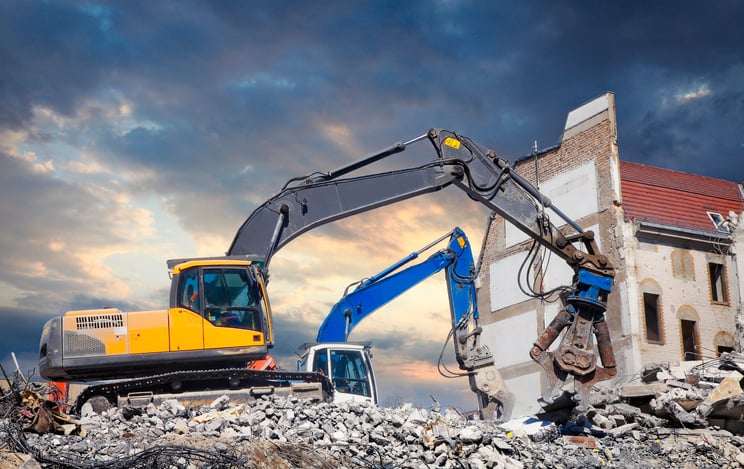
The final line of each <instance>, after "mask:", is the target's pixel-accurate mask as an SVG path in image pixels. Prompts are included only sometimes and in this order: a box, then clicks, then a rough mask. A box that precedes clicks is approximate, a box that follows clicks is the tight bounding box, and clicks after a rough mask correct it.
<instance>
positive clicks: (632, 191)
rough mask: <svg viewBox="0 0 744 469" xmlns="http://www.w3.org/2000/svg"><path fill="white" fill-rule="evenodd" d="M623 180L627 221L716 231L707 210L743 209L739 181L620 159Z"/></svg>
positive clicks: (738, 211) (724, 213)
mask: <svg viewBox="0 0 744 469" xmlns="http://www.w3.org/2000/svg"><path fill="white" fill-rule="evenodd" d="M620 181H621V187H622V194H623V208H624V211H625V219H626V220H638V221H647V222H653V223H659V224H662V225H668V226H675V227H681V228H689V229H695V230H702V231H709V232H716V231H717V230H716V228H715V227H714V226H713V223H712V222H711V220H710V218H709V217H708V214H707V213H706V212H716V213H719V214H721V215H722V216H723V217H724V218H725V217H727V216H728V213H729V211H730V210H733V211H734V212H736V214H737V215H740V214H741V213H742V211H744V196H743V195H742V192H741V190H740V188H739V184H737V183H735V182H731V181H726V180H723V179H716V178H711V177H707V176H698V175H696V174H689V173H682V172H679V171H672V170H669V169H662V168H655V167H653V166H647V165H644V164H639V163H631V162H629V161H621V162H620ZM740 222H742V223H744V220H741V221H740Z"/></svg>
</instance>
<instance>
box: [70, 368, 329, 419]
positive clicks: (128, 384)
mask: <svg viewBox="0 0 744 469" xmlns="http://www.w3.org/2000/svg"><path fill="white" fill-rule="evenodd" d="M222 394H228V396H231V398H232V397H234V396H237V397H238V400H239V401H251V400H255V399H257V398H258V397H260V396H262V395H271V394H288V395H296V396H298V397H309V398H310V399H314V400H320V401H326V400H330V399H331V396H333V385H332V384H331V381H330V380H329V379H328V378H327V377H326V376H325V375H323V374H320V373H311V372H299V371H279V370H270V371H267V370H251V369H247V368H223V369H217V370H194V371H178V372H172V373H164V374H161V375H153V376H147V377H143V378H133V379H126V380H119V381H115V382H109V383H104V384H95V385H91V386H88V387H87V388H85V389H84V390H83V391H82V392H81V393H80V394H79V395H78V397H77V399H76V401H75V407H74V410H75V413H77V414H78V415H79V414H80V412H81V410H82V406H83V405H84V404H85V403H86V402H88V401H89V400H90V399H92V398H94V397H97V396H100V397H104V398H105V399H106V400H107V401H108V402H109V403H110V404H117V405H122V404H132V405H135V406H137V405H140V406H141V405H146V404H147V403H149V402H155V401H156V400H164V399H169V398H174V399H177V400H179V401H181V402H183V403H187V404H189V405H201V404H205V403H208V401H211V400H213V399H215V398H216V397H219V396H220V395H222Z"/></svg>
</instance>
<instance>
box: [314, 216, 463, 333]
mask: <svg viewBox="0 0 744 469" xmlns="http://www.w3.org/2000/svg"><path fill="white" fill-rule="evenodd" d="M448 236H449V237H450V241H449V244H448V246H447V248H446V249H442V250H440V251H438V252H436V253H434V254H432V255H431V256H430V257H429V258H428V259H427V260H425V261H423V262H421V263H419V264H416V265H413V266H410V267H407V268H405V269H403V270H398V269H400V268H401V267H402V266H404V265H406V264H407V263H409V262H411V261H412V260H414V259H416V258H418V256H419V255H420V254H421V253H422V252H424V251H426V250H428V249H431V248H432V247H433V246H434V245H436V244H437V243H439V242H441V241H442V240H444V239H445V238H447V237H448ZM443 269H447V271H446V274H447V287H448V291H449V298H450V310H451V313H452V325H453V327H454V326H455V325H456V324H457V323H458V322H460V320H461V319H462V318H463V316H465V315H466V314H468V313H471V312H472V313H473V314H474V317H475V318H477V317H478V312H477V308H476V305H475V282H474V278H473V272H474V263H473V253H472V250H471V248H470V243H469V242H468V240H467V237H466V236H465V233H464V232H463V231H462V230H461V229H460V228H455V229H454V230H452V231H451V232H450V233H447V234H445V235H444V236H442V237H440V238H438V239H437V240H436V241H433V242H432V243H429V244H428V245H427V246H425V247H423V248H421V249H420V250H418V251H416V252H413V253H411V254H409V255H408V256H406V257H404V258H403V259H401V260H399V261H398V262H396V263H395V264H393V265H391V266H389V267H387V268H385V269H384V270H382V271H381V272H380V273H378V274H376V275H374V276H372V277H370V278H368V279H365V280H363V281H361V282H360V283H359V284H358V285H357V287H356V288H355V289H354V290H353V291H352V292H351V293H345V294H344V296H343V298H341V300H339V301H338V303H336V304H335V305H334V306H333V308H332V309H331V312H330V313H329V314H328V316H327V317H326V318H325V320H324V321H323V324H321V326H320V329H319V330H318V337H317V342H345V341H346V340H347V339H348V337H349V334H350V333H351V331H352V330H353V329H354V327H356V325H357V324H359V322H360V321H362V320H363V319H364V318H366V317H367V316H369V315H370V314H372V313H373V312H375V311H376V310H378V309H379V308H381V307H382V306H384V305H386V304H387V303H389V302H390V301H392V300H393V299H395V298H397V297H398V296H400V295H401V294H403V293H404V292H406V291H407V290H409V289H411V288H412V287H413V286H415V285H417V284H419V283H421V282H422V281H424V280H425V279H427V278H429V277H431V276H432V275H434V274H435V273H437V272H439V271H441V270H443Z"/></svg>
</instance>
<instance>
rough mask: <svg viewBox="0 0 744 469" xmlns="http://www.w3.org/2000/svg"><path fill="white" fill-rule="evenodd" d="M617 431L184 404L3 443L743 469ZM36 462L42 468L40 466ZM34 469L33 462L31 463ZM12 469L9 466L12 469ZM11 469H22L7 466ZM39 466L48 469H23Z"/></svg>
mask: <svg viewBox="0 0 744 469" xmlns="http://www.w3.org/2000/svg"><path fill="white" fill-rule="evenodd" d="M600 415H601V416H604V418H607V419H610V418H611V419H613V422H615V423H616V425H615V426H614V427H613V428H612V429H610V430H607V431H605V430H602V429H601V428H600V427H598V426H596V425H591V424H590V423H588V422H585V423H582V424H576V423H573V424H571V423H564V424H562V425H561V424H557V423H553V422H549V421H546V420H539V419H536V418H531V419H517V420H513V421H510V422H507V423H504V424H497V423H494V422H487V421H472V420H467V419H466V418H465V417H464V416H463V415H462V414H460V413H459V412H458V411H456V410H454V409H449V410H447V411H445V412H443V413H437V412H432V411H430V410H427V409H418V408H414V407H412V406H410V405H405V406H403V407H401V408H398V409H385V408H377V407H374V406H371V405H368V404H362V403H344V404H328V403H323V404H314V403H310V402H307V401H303V400H298V399H296V398H291V397H289V398H273V399H260V400H258V401H257V402H255V403H254V404H252V405H244V404H241V405H230V403H229V401H228V400H227V399H226V398H222V399H218V400H217V401H215V402H214V403H212V405H210V406H205V407H200V408H185V407H183V406H182V405H180V404H179V403H178V402H177V401H175V400H170V401H165V402H163V403H162V404H161V405H160V406H159V407H155V406H154V405H152V404H150V405H149V406H147V407H146V408H144V409H142V408H139V409H138V408H122V409H110V410H107V411H105V412H103V413H102V414H101V415H98V414H96V413H94V412H92V410H91V408H90V406H88V405H87V404H86V406H84V410H83V415H82V416H81V418H80V420H79V430H80V431H78V432H77V433H79V434H77V435H75V434H74V433H76V432H70V434H69V435H64V434H57V433H51V432H50V433H43V434H37V433H33V432H30V431H26V432H21V433H20V434H19V433H18V429H17V428H15V430H14V429H13V425H12V424H11V423H10V422H8V421H7V419H6V421H5V422H4V423H3V424H2V426H0V441H3V442H5V444H6V445H7V444H8V443H7V442H8V441H9V440H13V441H16V447H14V448H12V449H13V450H14V451H18V450H19V449H21V448H18V447H17V443H18V441H21V442H22V445H21V446H22V448H25V451H26V452H27V453H28V454H30V455H32V456H33V458H34V459H35V460H36V462H38V463H39V464H40V465H41V467H74V468H98V467H101V468H103V467H106V468H125V467H126V468H130V467H142V468H144V467H148V468H150V467H158V468H200V467H225V468H227V467H230V468H233V467H234V468H238V467H242V468H260V467H261V468H263V467H266V468H281V467H287V468H293V467H331V468H336V467H375V468H382V467H385V468H388V467H389V468H393V467H410V468H430V467H453V468H455V467H471V468H492V467H496V468H525V467H530V468H532V467H535V468H560V467H563V468H579V467H581V468H591V467H639V468H640V467H649V466H651V467H657V466H662V465H666V466H669V467H688V468H703V467H740V465H739V462H741V463H742V464H743V465H744V453H742V450H744V438H742V437H739V436H736V435H733V434H732V433H730V432H728V431H725V430H715V429H710V428H707V429H684V428H664V427H659V426H658V422H659V420H660V419H659V418H651V417H650V416H646V415H644V414H642V413H641V412H640V411H638V410H637V409H636V408H634V407H633V406H629V405H621V404H616V405H612V406H608V407H607V408H605V409H603V410H602V411H601V412H596V411H595V412H594V414H593V416H594V417H595V419H596V418H597V417H599V416H600ZM32 461H33V460H32ZM26 464H30V463H28V462H27V463H26ZM3 467H5V466H3ZM8 467H20V465H18V466H8ZM24 467H39V466H24Z"/></svg>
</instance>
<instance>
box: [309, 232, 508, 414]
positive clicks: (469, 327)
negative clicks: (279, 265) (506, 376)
mask: <svg viewBox="0 0 744 469" xmlns="http://www.w3.org/2000/svg"><path fill="white" fill-rule="evenodd" d="M447 237H449V242H448V245H447V248H446V249H441V250H439V251H437V252H435V253H433V254H431V255H430V256H429V258H428V259H426V260H424V261H422V262H420V263H418V264H414V265H410V266H408V267H405V268H404V266H406V265H407V264H409V263H410V262H412V261H414V260H416V259H417V258H418V257H419V256H420V255H421V254H422V253H423V252H425V251H428V250H429V249H431V248H432V247H433V246H435V245H437V244H439V243H440V242H441V241H443V240H444V239H446V238H447ZM442 270H444V271H445V274H446V279H447V291H448V294H449V302H450V313H451V319H452V334H451V337H452V338H453V343H454V347H455V358H456V359H457V362H458V365H459V366H460V368H461V369H462V370H464V371H466V372H467V376H468V378H469V380H470V388H471V389H472V390H473V392H475V393H476V395H477V396H478V404H479V408H480V409H481V412H482V414H484V417H485V418H494V417H498V418H500V419H502V420H506V419H508V418H509V417H510V415H511V411H512V407H513V402H514V396H513V395H512V394H511V393H510V392H509V391H508V389H507V387H506V384H505V383H504V381H503V379H502V378H501V375H500V374H499V372H498V370H497V369H496V367H495V365H494V360H493V355H492V353H491V351H490V349H489V348H488V346H487V345H485V344H481V343H480V333H481V331H482V329H481V328H480V327H479V326H478V320H479V314H478V305H477V301H476V288H475V265H474V261H473V253H472V250H471V248H470V242H469V241H468V239H467V236H465V233H464V232H463V231H462V230H461V229H460V228H455V229H454V230H452V231H451V232H449V233H447V234H445V235H443V236H441V237H440V238H438V239H436V240H435V241H433V242H431V243H429V244H428V245H426V246H424V247H423V248H421V249H419V250H418V251H415V252H412V253H411V254H409V255H408V256H406V257H404V258H403V259H401V260H399V261H398V262H396V263H395V264H393V265H391V266H389V267H387V268H386V269H384V270H383V271H381V272H380V273H378V274H376V275H374V276H372V277H369V278H367V279H364V280H362V281H360V282H358V283H356V284H352V285H350V286H349V287H347V290H346V291H345V292H344V295H343V297H342V298H341V299H340V300H339V301H338V302H337V303H336V304H335V305H334V306H333V308H332V309H331V312H330V313H329V314H328V316H326V318H325V320H324V321H323V323H322V324H321V326H320V328H319V330H318V338H317V342H321V343H323V342H346V341H347V340H348V337H349V334H350V333H351V331H352V330H353V329H354V327H356V326H357V325H358V324H359V323H360V322H361V321H362V320H363V319H365V318H366V317H367V316H369V315H370V314H372V313H374V312H375V311H377V310H378V309H379V308H381V307H382V306H384V305H386V304H387V303H389V302H390V301H392V300H394V299H395V298H397V297H398V296H400V295H401V294H403V293H405V292H406V291H408V290H410V289H411V288H412V287H414V286H415V285H418V284H419V283H421V282H422V281H424V280H426V279H427V278H429V277H431V276H432V275H434V274H436V273H437V272H440V271H442ZM354 285H356V287H355V288H354V290H352V291H351V292H349V291H348V290H349V288H350V287H351V286H354Z"/></svg>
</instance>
